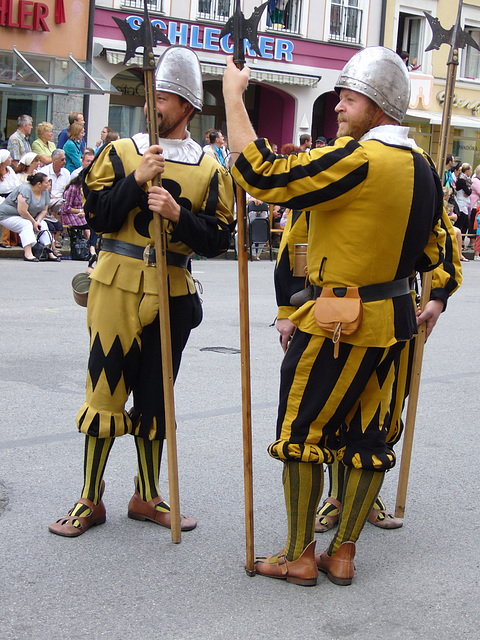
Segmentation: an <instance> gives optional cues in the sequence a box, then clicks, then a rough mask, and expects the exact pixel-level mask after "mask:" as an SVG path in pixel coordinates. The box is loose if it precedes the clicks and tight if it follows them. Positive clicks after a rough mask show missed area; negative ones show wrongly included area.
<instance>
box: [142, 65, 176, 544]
mask: <svg viewBox="0 0 480 640" xmlns="http://www.w3.org/2000/svg"><path fill="white" fill-rule="evenodd" d="M152 56H153V53H152ZM145 94H146V100H147V128H148V135H149V141H150V145H152V144H158V124H157V107H156V102H157V97H156V90H155V72H154V67H153V69H152V70H151V71H150V70H148V71H145ZM152 184H154V185H155V186H161V184H162V183H161V178H160V176H159V175H157V176H156V177H155V178H154V179H153V181H152ZM153 223H154V233H155V236H154V237H155V255H156V258H155V261H156V269H157V285H158V319H159V324H160V345H161V353H162V378H163V397H164V405H165V437H166V440H167V455H168V490H169V500H170V519H171V536H172V542H174V543H175V544H178V543H180V542H181V529H180V497H179V487H178V460H177V436H176V431H175V428H176V425H175V399H174V394H173V363H172V340H171V335H170V305H169V296H168V271H167V252H166V238H165V228H164V220H163V218H162V216H161V215H160V214H159V213H154V214H153Z"/></svg>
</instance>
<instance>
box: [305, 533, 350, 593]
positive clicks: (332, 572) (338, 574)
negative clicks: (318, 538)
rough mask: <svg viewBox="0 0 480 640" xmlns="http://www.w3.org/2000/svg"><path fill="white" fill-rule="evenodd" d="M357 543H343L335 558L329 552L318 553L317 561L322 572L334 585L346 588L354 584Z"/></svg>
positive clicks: (334, 555)
mask: <svg viewBox="0 0 480 640" xmlns="http://www.w3.org/2000/svg"><path fill="white" fill-rule="evenodd" d="M354 557H355V543H354V542H343V543H342V544H341V545H340V547H339V549H338V550H337V551H336V552H335V553H334V554H333V556H329V555H327V552H326V551H324V552H323V553H317V555H316V556H315V560H316V561H317V567H318V568H319V569H320V571H323V572H324V573H326V574H327V578H328V579H329V580H330V581H331V582H333V583H334V584H339V585H342V586H346V585H349V584H352V579H353V576H354V575H355V565H354V564H353V558H354Z"/></svg>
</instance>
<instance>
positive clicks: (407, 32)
mask: <svg viewBox="0 0 480 640" xmlns="http://www.w3.org/2000/svg"><path fill="white" fill-rule="evenodd" d="M425 25H426V18H424V17H423V16H418V15H414V14H410V13H403V12H400V13H399V14H398V32H397V51H398V52H399V53H401V52H405V53H408V66H409V69H410V70H413V71H414V70H416V69H418V68H419V67H420V66H421V65H422V63H423V59H424V55H423V54H424V50H425V46H424V45H425V42H424V40H425ZM429 32H430V31H429Z"/></svg>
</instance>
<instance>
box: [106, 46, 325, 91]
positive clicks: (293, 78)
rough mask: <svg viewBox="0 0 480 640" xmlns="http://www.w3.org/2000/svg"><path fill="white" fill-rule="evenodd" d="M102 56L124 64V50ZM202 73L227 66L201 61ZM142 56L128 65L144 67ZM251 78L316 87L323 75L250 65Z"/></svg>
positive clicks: (218, 72) (212, 73)
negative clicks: (287, 71)
mask: <svg viewBox="0 0 480 640" xmlns="http://www.w3.org/2000/svg"><path fill="white" fill-rule="evenodd" d="M99 55H100V57H103V58H105V59H106V60H107V62H109V63H110V64H123V60H124V58H125V52H124V51H115V50H113V49H103V50H102V51H101V52H100V54H99ZM200 64H201V67H202V73H203V74H204V75H209V76H214V77H219V78H221V77H222V76H223V72H224V71H225V66H222V65H220V64H213V63H206V62H205V63H204V62H201V63H200ZM142 65H143V58H142V56H134V57H133V58H130V60H129V61H128V62H127V66H128V67H142ZM250 78H251V80H257V81H258V82H269V83H272V84H273V83H274V84H290V85H297V86H303V87H313V88H315V87H316V86H317V85H318V83H319V82H320V79H321V76H309V75H301V74H297V73H281V72H278V71H269V70H266V69H255V68H254V67H253V68H252V67H250Z"/></svg>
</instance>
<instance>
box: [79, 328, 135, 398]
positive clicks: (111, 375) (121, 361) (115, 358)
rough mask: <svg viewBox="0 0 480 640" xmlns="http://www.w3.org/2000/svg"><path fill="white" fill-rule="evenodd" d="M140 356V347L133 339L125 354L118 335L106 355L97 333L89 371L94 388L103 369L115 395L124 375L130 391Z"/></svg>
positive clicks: (91, 351)
mask: <svg viewBox="0 0 480 640" xmlns="http://www.w3.org/2000/svg"><path fill="white" fill-rule="evenodd" d="M139 357H140V347H139V345H138V342H137V341H136V340H134V341H133V343H132V346H131V347H130V349H129V351H128V352H127V353H126V354H125V355H124V353H123V348H122V343H121V341H120V338H119V336H116V338H115V340H114V341H113V344H112V346H111V348H110V351H109V352H108V353H107V354H106V355H105V352H104V350H103V347H102V343H101V340H100V336H99V334H98V333H97V335H96V336H95V339H94V341H93V344H92V348H91V350H90V358H89V361H88V371H89V373H90V378H91V380H92V388H93V389H94V390H95V387H96V386H97V383H98V379H99V378H100V374H101V373H102V371H105V375H106V377H107V382H108V386H109V387H110V393H111V394H112V395H113V394H114V392H115V389H116V388H117V385H118V383H119V382H120V379H121V378H122V375H123V377H124V380H125V388H126V389H127V391H130V389H131V385H132V384H133V379H134V377H135V372H136V370H137V366H138V362H139Z"/></svg>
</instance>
